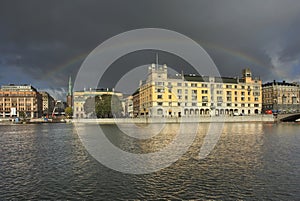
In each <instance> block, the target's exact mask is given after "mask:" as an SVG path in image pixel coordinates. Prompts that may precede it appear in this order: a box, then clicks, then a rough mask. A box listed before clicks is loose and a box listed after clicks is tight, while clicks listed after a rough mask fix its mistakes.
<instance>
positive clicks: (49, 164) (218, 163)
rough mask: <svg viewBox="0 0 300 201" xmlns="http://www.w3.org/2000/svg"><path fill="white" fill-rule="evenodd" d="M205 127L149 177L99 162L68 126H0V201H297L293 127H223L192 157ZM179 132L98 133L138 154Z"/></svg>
mask: <svg viewBox="0 0 300 201" xmlns="http://www.w3.org/2000/svg"><path fill="white" fill-rule="evenodd" d="M208 125H209V124H200V128H199V130H198V135H197V138H196V139H195V141H194V143H193V145H192V146H191V147H190V149H189V151H188V152H187V153H186V154H184V155H183V156H182V157H181V158H180V159H179V160H178V161H177V162H176V163H174V164H173V165H171V166H170V167H168V168H165V169H163V170H161V171H158V172H155V173H152V174H147V175H130V174H123V173H120V172H116V171H114V170H111V169H108V168H106V167H105V166H103V165H101V164H100V163H99V162H97V161H96V160H94V159H93V158H92V157H91V156H90V155H89V153H88V152H87V151H86V150H85V148H84V147H83V146H82V143H81V141H80V139H79V138H78V135H77V133H76V129H75V128H74V127H73V125H71V124H40V125H1V126H0V200H29V199H30V200H76V199H77V200H90V199H92V200H145V199H148V200H151V199H152V200H154V199H159V198H161V199H163V200H180V199H182V200H190V199H194V200H300V132H299V130H300V125H299V124H277V125H276V124H261V123H244V124H239V123H231V124H225V125H224V129H223V133H222V135H221V138H220V140H219V142H218V144H217V145H216V147H215V149H214V150H213V151H212V152H211V154H210V155H209V156H208V157H207V158H206V159H204V160H197V159H196V158H197V155H198V154H199V150H200V147H201V144H202V142H203V138H204V136H205V133H206V131H207V129H208ZM177 127H178V125H177V124H168V125H166V126H165V128H164V129H163V130H162V133H161V134H160V135H157V136H155V137H153V138H152V139H151V140H135V139H133V138H130V137H128V136H125V135H122V134H121V133H119V131H118V129H116V127H114V126H111V125H106V126H103V129H104V130H107V131H109V133H110V135H109V136H108V137H109V139H110V140H111V141H112V142H113V143H114V144H115V145H117V146H119V147H120V148H121V149H123V150H126V151H131V152H136V153H139V152H153V151H157V150H159V149H160V148H162V147H164V146H165V145H166V144H167V143H170V142H171V141H172V139H173V137H174V134H173V132H172V130H176V129H177ZM187 135H189V131H188V130H187Z"/></svg>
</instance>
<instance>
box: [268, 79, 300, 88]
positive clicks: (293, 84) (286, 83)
mask: <svg viewBox="0 0 300 201" xmlns="http://www.w3.org/2000/svg"><path fill="white" fill-rule="evenodd" d="M273 85H279V86H295V87H296V86H298V87H299V83H295V82H293V83H291V82H286V81H281V82H280V81H278V82H277V81H276V80H274V81H273V82H267V83H264V84H263V85H262V86H263V87H268V86H273Z"/></svg>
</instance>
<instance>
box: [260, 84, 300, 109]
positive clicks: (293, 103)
mask: <svg viewBox="0 0 300 201" xmlns="http://www.w3.org/2000/svg"><path fill="white" fill-rule="evenodd" d="M262 92H263V110H264V111H266V110H273V111H274V112H277V111H279V112H283V113H286V112H300V101H299V99H300V85H299V83H289V82H286V81H282V82H278V81H275V80H274V81H273V82H268V83H265V84H263V85H262Z"/></svg>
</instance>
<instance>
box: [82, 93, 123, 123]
mask: <svg viewBox="0 0 300 201" xmlns="http://www.w3.org/2000/svg"><path fill="white" fill-rule="evenodd" d="M122 110H123V109H122V103H121V101H120V100H119V98H118V97H117V96H115V95H108V94H104V95H101V96H96V97H89V98H88V99H87V100H86V101H85V103H84V111H85V113H86V114H87V115H89V116H94V115H95V116H97V118H111V117H121V116H122Z"/></svg>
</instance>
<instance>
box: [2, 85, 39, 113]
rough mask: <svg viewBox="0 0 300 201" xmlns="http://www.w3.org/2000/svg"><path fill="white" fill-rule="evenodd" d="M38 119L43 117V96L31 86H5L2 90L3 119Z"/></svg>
mask: <svg viewBox="0 0 300 201" xmlns="http://www.w3.org/2000/svg"><path fill="white" fill-rule="evenodd" d="M21 113H23V115H25V117H27V118H38V117H41V115H42V96H41V94H40V93H39V92H38V91H37V90H36V89H35V88H34V87H33V86H31V85H14V84H10V85H3V86H1V89H0V115H1V117H2V118H10V117H20V116H23V115H20V114H21Z"/></svg>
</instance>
